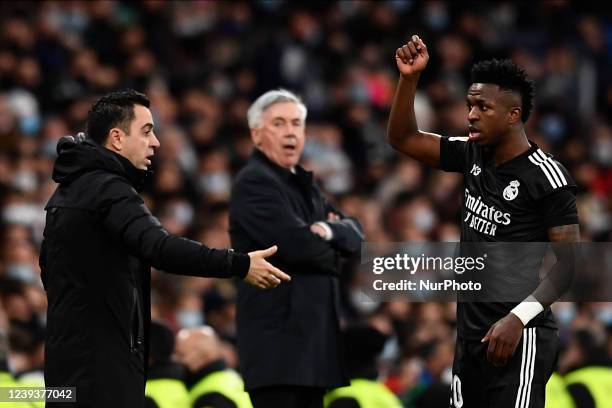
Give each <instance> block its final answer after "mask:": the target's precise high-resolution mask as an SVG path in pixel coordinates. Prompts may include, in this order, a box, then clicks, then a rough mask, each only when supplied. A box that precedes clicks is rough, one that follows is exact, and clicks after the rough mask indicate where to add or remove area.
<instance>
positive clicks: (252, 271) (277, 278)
mask: <svg viewBox="0 0 612 408" xmlns="http://www.w3.org/2000/svg"><path fill="white" fill-rule="evenodd" d="M277 249H278V248H277V247H276V245H274V246H271V247H270V248H268V249H264V250H261V251H253V252H249V257H250V258H251V266H250V268H249V272H248V273H247V275H246V277H245V278H244V280H245V281H246V282H247V283H249V284H251V285H253V286H257V287H258V288H260V289H269V288H274V287H276V286H278V285H279V284H280V283H281V281H290V280H291V277H290V276H289V275H287V274H286V273H284V272H283V271H281V270H280V269H278V268H276V267H275V266H274V265H272V264H271V263H269V262H268V261H266V258H268V257H270V256H272V255H274V254H275V253H276V250H277Z"/></svg>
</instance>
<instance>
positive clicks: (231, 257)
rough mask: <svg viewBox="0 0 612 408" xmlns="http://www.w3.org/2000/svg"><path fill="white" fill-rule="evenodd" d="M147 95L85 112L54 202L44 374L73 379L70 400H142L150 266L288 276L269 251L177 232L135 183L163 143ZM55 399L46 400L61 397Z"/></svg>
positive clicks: (64, 144)
mask: <svg viewBox="0 0 612 408" xmlns="http://www.w3.org/2000/svg"><path fill="white" fill-rule="evenodd" d="M148 108H149V100H148V98H147V97H146V96H145V95H143V94H141V93H138V92H135V91H120V92H114V93H111V94H109V95H107V96H105V97H103V98H101V99H100V100H99V101H98V102H96V103H95V104H94V105H93V107H92V109H91V111H90V112H89V115H88V121H87V139H85V140H84V141H82V140H75V139H74V138H64V139H63V140H61V141H60V143H58V153H59V156H58V158H57V161H56V162H55V167H54V169H53V180H54V181H56V182H57V183H59V187H58V188H57V190H56V191H55V193H54V194H53V196H52V197H51V199H50V200H49V202H48V203H47V206H46V207H45V209H46V210H47V219H46V226H45V231H44V240H43V244H42V248H41V256H40V266H41V273H42V276H41V277H42V280H43V284H44V285H45V290H46V291H47V298H48V310H47V333H46V339H45V383H46V386H47V387H69V386H70V387H76V399H77V403H76V404H74V403H66V404H65V406H69V407H72V408H74V407H111V406H112V407H114V408H119V407H130V408H132V407H142V406H143V404H144V390H145V377H146V369H147V368H146V362H147V360H148V347H149V346H148V344H149V325H150V309H151V306H150V266H151V265H152V266H154V267H156V268H158V269H162V270H164V271H167V272H172V273H177V274H182V275H190V276H212V277H220V278H230V277H240V278H244V279H245V281H246V282H247V283H249V284H252V285H256V286H258V287H261V288H267V287H273V286H276V285H277V284H279V283H280V281H281V279H288V276H286V275H284V274H283V273H282V272H281V271H280V270H278V269H276V268H275V267H273V266H272V265H271V264H269V263H268V262H266V260H265V259H264V258H265V257H267V256H270V255H271V254H273V253H274V252H275V248H269V249H267V250H265V251H258V252H251V253H249V254H248V255H247V254H242V253H237V252H236V253H234V252H233V251H232V250H217V249H210V248H207V247H206V246H204V245H202V244H200V243H198V242H194V241H190V240H188V239H185V238H181V237H176V236H172V235H170V234H169V233H168V232H166V231H165V230H164V228H163V227H162V226H161V224H160V223H159V221H158V220H157V219H156V218H155V217H153V216H152V215H151V213H150V212H149V210H148V209H147V207H146V206H145V204H144V202H143V200H142V198H141V197H140V196H139V195H138V193H137V191H138V189H139V188H140V186H141V185H142V182H143V180H144V177H145V175H146V173H147V168H148V166H150V165H151V161H150V160H151V157H152V156H153V154H154V152H155V149H157V147H159V145H160V143H159V140H158V139H157V137H156V136H155V133H154V132H153V118H152V115H151V111H150V110H149V109H148ZM63 405H64V404H62V403H48V404H47V406H63Z"/></svg>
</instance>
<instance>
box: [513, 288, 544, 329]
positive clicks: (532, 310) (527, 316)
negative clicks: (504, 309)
mask: <svg viewBox="0 0 612 408" xmlns="http://www.w3.org/2000/svg"><path fill="white" fill-rule="evenodd" d="M542 310H544V306H542V305H541V304H540V302H538V301H537V300H536V298H534V297H533V296H531V295H529V296H527V298H526V299H525V300H523V301H522V302H521V303H519V304H518V305H516V307H515V308H514V309H512V310H511V311H510V313H512V314H514V315H516V317H518V318H519V319H520V320H521V322H523V326H527V323H529V322H530V321H531V319H533V318H534V317H536V316H537V315H538V314H539V313H540V312H541V311H542Z"/></svg>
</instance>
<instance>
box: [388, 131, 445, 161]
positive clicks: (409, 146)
mask: <svg viewBox="0 0 612 408" xmlns="http://www.w3.org/2000/svg"><path fill="white" fill-rule="evenodd" d="M440 139H442V137H441V136H440V135H437V134H435V133H428V132H421V131H419V132H418V134H416V135H414V136H412V137H407V138H405V139H403V140H399V141H396V142H394V143H392V146H393V148H394V149H395V150H397V151H398V152H401V153H404V154H405V155H407V156H409V157H411V158H413V159H415V160H417V161H420V162H421V163H423V164H427V165H428V166H432V167H436V168H439V167H440Z"/></svg>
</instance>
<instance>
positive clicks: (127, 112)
mask: <svg viewBox="0 0 612 408" xmlns="http://www.w3.org/2000/svg"><path fill="white" fill-rule="evenodd" d="M134 105H142V106H144V107H145V108H148V107H149V106H150V105H151V103H150V101H149V98H148V97H147V96H146V95H145V94H143V93H140V92H138V91H135V90H133V89H126V90H121V91H115V92H111V93H109V94H107V95H104V96H103V97H102V98H100V99H98V100H97V101H96V102H95V103H94V104H93V106H92V107H91V109H90V111H89V113H88V114H87V137H88V138H90V139H92V140H93V141H95V142H96V143H99V144H104V142H105V141H106V138H107V136H108V132H109V130H111V129H112V128H114V127H118V128H121V129H122V130H123V131H125V132H126V133H129V131H130V123H131V122H132V120H134Z"/></svg>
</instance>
